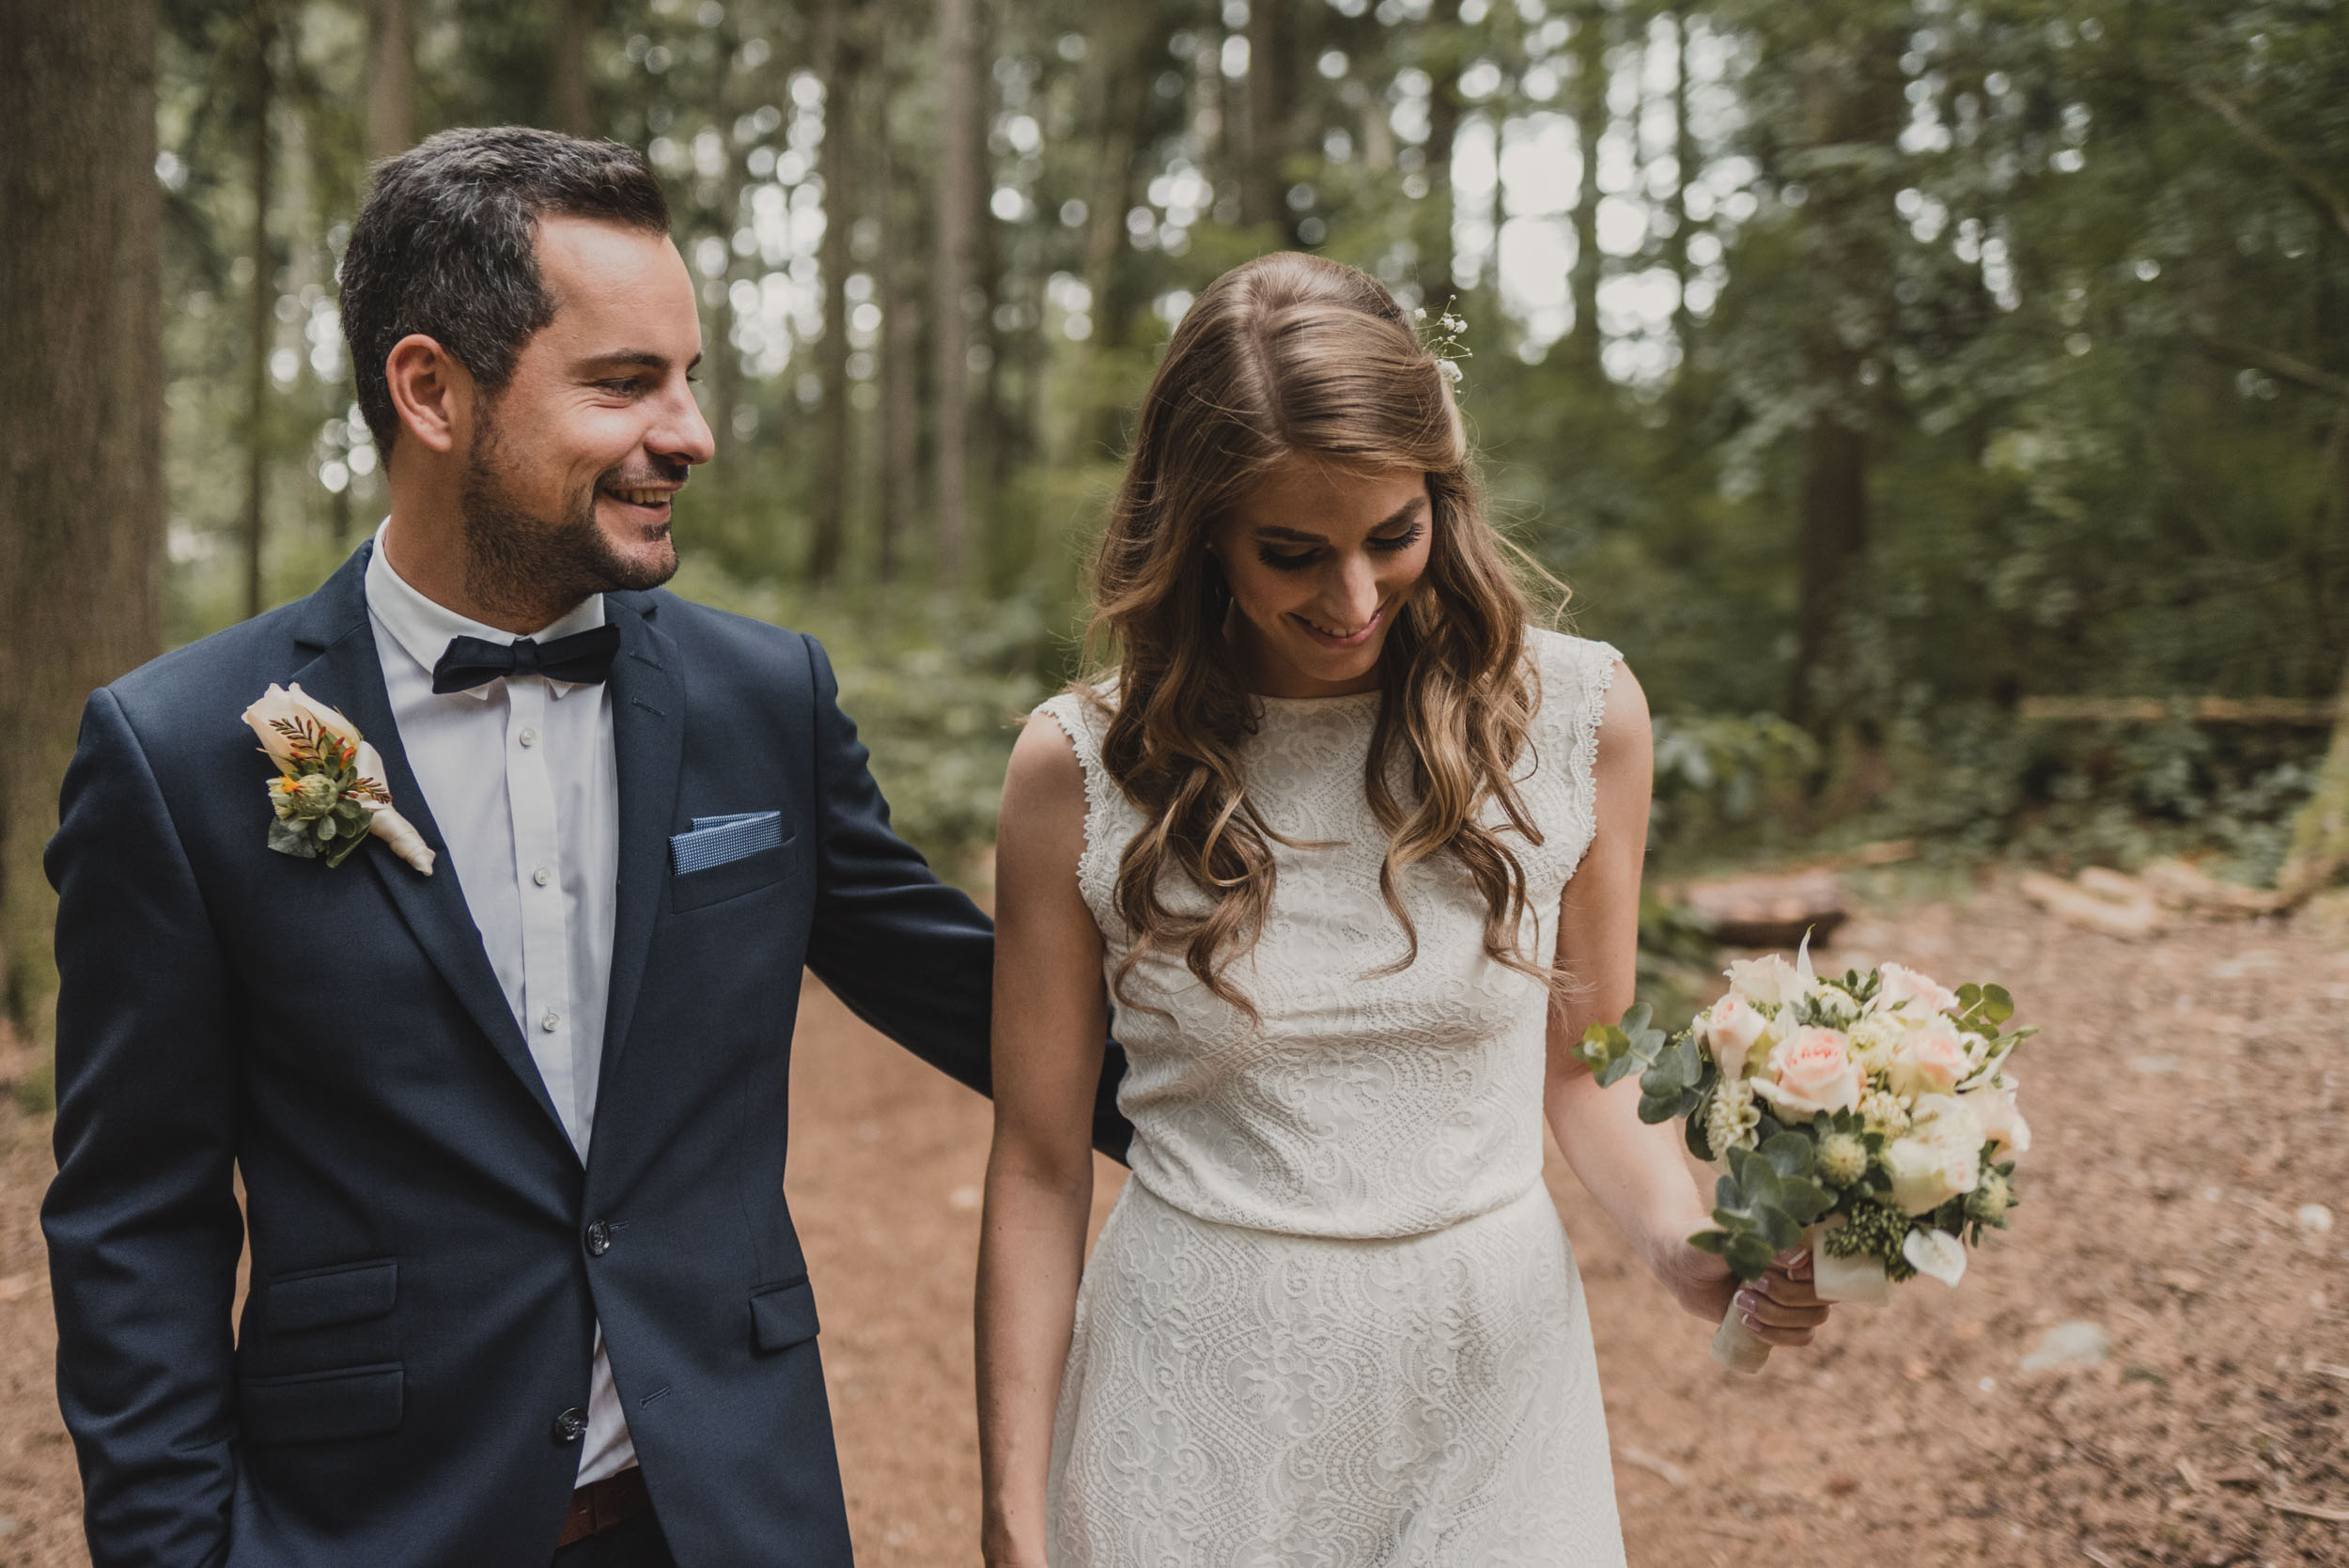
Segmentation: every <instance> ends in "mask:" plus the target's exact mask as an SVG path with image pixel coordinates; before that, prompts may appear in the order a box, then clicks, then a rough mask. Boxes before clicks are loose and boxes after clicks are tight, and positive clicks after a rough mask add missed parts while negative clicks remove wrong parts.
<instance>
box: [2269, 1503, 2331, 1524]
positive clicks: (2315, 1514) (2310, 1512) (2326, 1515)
mask: <svg viewBox="0 0 2349 1568" xmlns="http://www.w3.org/2000/svg"><path fill="white" fill-rule="evenodd" d="M2267 1506H2268V1507H2270V1508H2272V1509H2274V1510H2275V1511H2276V1512H2277V1513H2279V1514H2299V1515H2300V1516H2301V1517H2302V1518H2304V1519H2329V1520H2330V1521H2332V1522H2333V1523H2334V1524H2337V1525H2349V1508H2319V1507H2317V1506H2316V1505H2315V1504H2314V1503H2306V1502H2287V1501H2285V1500H2284V1499H2283V1498H2268V1499H2267Z"/></svg>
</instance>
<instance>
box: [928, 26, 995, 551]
mask: <svg viewBox="0 0 2349 1568" xmlns="http://www.w3.org/2000/svg"><path fill="white" fill-rule="evenodd" d="M976 12H977V6H976V4H975V0H938V47H939V85H940V103H939V132H940V136H939V139H940V141H941V144H942V145H941V147H940V148H939V161H938V191H937V196H938V202H937V219H936V225H937V235H936V240H937V256H936V261H935V265H934V282H935V287H936V294H935V302H934V306H933V309H934V313H935V315H936V317H937V321H936V338H935V342H934V345H933V347H934V348H935V349H936V353H937V368H938V375H937V383H938V384H937V385H936V386H935V387H933V388H932V389H931V392H932V402H933V404H934V406H935V407H936V409H937V424H936V427H935V429H936V442H935V448H934V450H933V452H932V454H931V458H932V462H933V464H934V466H935V470H936V477H935V479H934V482H933V493H934V496H935V500H936V505H937V508H938V515H937V520H936V526H937V538H938V580H939V582H941V584H943V585H944V586H947V587H956V586H958V585H960V583H961V582H962V576H963V567H964V564H965V556H966V553H967V551H968V549H969V544H970V532H971V520H970V495H969V489H968V481H969V471H970V451H969V446H970V418H971V406H970V384H969V355H970V348H971V316H970V312H969V310H968V309H967V308H966V307H965V304H964V296H965V295H966V294H967V293H968V292H969V291H970V289H971V288H972V284H973V282H974V277H973V274H974V273H975V272H976V256H977V249H978V234H977V225H976V223H975V222H974V214H975V213H976V211H977V210H978V194H977V193H978V186H979V180H980V173H981V171H980V163H979V158H980V154H981V152H982V150H983V148H982V147H974V146H972V141H971V137H970V132H969V127H970V126H971V124H972V121H973V120H974V119H976V117H977V116H978V112H979V110H978V104H979V58H978V55H979V46H978V24H977V23H978V18H977V15H976Z"/></svg>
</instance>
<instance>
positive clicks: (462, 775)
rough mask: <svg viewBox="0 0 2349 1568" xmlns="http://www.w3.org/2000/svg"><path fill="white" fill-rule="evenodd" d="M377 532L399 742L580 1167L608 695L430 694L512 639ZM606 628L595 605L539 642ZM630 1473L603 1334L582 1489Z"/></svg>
mask: <svg viewBox="0 0 2349 1568" xmlns="http://www.w3.org/2000/svg"><path fill="white" fill-rule="evenodd" d="M389 526H390V525H389V524H388V523H387V524H385V528H388V527H389ZM383 534H384V529H382V528H380V529H378V530H377V531H376V536H375V553H374V555H373V556H372V557H371V558H370V559H369V560H368V562H367V611H368V614H369V616H370V617H371V619H372V620H373V622H374V626H375V649H376V655H377V657H378V658H379V659H380V660H381V661H382V665H383V685H384V688H385V690H386V691H388V692H389V694H390V697H391V705H392V717H393V719H394V720H395V721H396V722H397V724H398V726H399V743H400V747H401V749H402V750H404V751H405V752H406V753H408V765H409V767H410V768H413V769H414V770H415V775H416V783H417V784H418V785H419V787H421V788H422V789H423V791H424V800H425V804H426V805H427V806H428V808H429V809H430V810H431V813H432V820H433V821H434V822H435V823H437V824H438V825H439V827H440V830H441V836H442V838H443V840H444V841H445V842H446V844H447V846H448V857H447V862H446V864H447V866H448V869H450V870H452V871H454V872H455V873H456V874H457V881H458V885H459V887H460V888H461V889H462V890H463V891H464V894H465V908H467V909H468V910H470V911H471V912H472V914H473V920H474V925H475V926H477V927H479V929H480V932H481V943H482V946H483V947H485V948H487V949H488V950H489V955H490V968H491V969H492V970H496V971H497V977H498V985H499V986H501V987H502V988H503V989H504V990H505V992H506V1005H507V1006H509V1007H511V1008H512V1009H513V1010H514V1022H515V1023H516V1024H517V1025H518V1026H519V1027H520V1028H521V1032H522V1038H523V1039H525V1040H527V1041H528V1042H529V1044H530V1054H531V1057H532V1059H533V1060H534V1061H535V1062H537V1066H538V1076H539V1077H540V1079H543V1080H544V1081H545V1083H546V1088H547V1094H548V1095H549V1096H550V1097H551V1098H552V1100H553V1101H554V1109H555V1112H556V1114H558V1115H559V1116H561V1117H562V1119H563V1130H564V1131H565V1132H567V1133H568V1134H569V1135H570V1140H571V1145H572V1147H573V1148H575V1149H577V1150H578V1151H579V1157H580V1158H581V1159H582V1160H584V1159H586V1157H587V1142H588V1139H589V1137H590V1135H591V1134H592V1133H593V1131H594V1129H595V1123H596V1084H597V1079H598V1076H599V1071H600V1069H601V1066H602V1063H603V1019H604V1004H605V1000H606V997H607V995H608V993H609V992H610V989H611V982H612V924H613V915H614V900H615V894H614V884H615V883H616V881H617V879H618V877H619V858H620V839H619V818H620V784H619V773H618V768H617V764H616V762H615V760H614V753H613V738H612V689H611V688H610V687H609V686H605V685H574V684H572V683H570V682H568V681H559V680H550V679H548V678H547V677H546V676H544V675H519V676H512V677H504V678H500V679H497V680H492V681H490V682H488V683H486V684H484V685H481V686H476V687H474V688H472V689H471V690H469V691H451V692H446V693H439V692H435V691H433V690H432V667H433V665H434V664H436V663H438V662H439V661H440V658H441V655H442V654H443V652H444V651H446V649H447V647H448V644H449V640H450V639H451V638H453V637H478V638H480V639H481V640H482V641H483V642H486V643H500V644H503V643H512V642H515V641H518V639H517V638H516V637H515V636H514V634H513V633H512V632H510V631H500V630H498V629H496V628H494V627H489V626H484V625H482V624H481V623H480V622H478V621H474V620H469V619H468V618H466V617H465V616H463V615H459V614H458V613H456V612H455V611H453V610H450V609H448V608H446V607H445V606H443V605H441V604H438V603H435V602H434V601H433V600H431V599H429V598H426V597H425V596H424V595H423V594H421V593H419V592H417V591H416V590H415V589H414V588H413V587H412V586H410V585H409V584H408V583H407V582H405V581H403V580H402V579H401V577H400V575H399V574H398V573H397V571H394V570H393V569H392V564H391V562H390V560H389V559H388V558H387V557H386V556H385V555H384V553H383ZM603 623H604V612H603V597H602V596H601V595H597V596H596V597H594V598H590V599H588V600H587V601H586V602H585V603H583V604H582V605H581V606H580V607H579V608H578V609H576V610H574V611H572V612H571V613H569V614H568V615H565V616H564V617H563V618H562V619H561V620H559V621H556V622H555V623H554V624H553V625H552V626H550V627H548V628H546V629H544V630H542V631H540V632H538V633H537V634H536V640H537V641H538V642H540V643H545V642H549V641H552V639H554V638H557V637H568V636H569V635H571V634H572V633H573V632H579V631H586V630H589V629H593V628H596V627H599V626H601V625H603ZM634 1463H636V1449H635V1445H634V1444H632V1443H631V1442H630V1440H629V1436H628V1422H627V1421H626V1419H625V1418H624V1417H623V1416H622V1415H621V1413H620V1400H619V1395H618V1393H617V1392H616V1391H615V1390H614V1388H613V1385H612V1363H611V1359H610V1358H609V1357H607V1356H606V1355H605V1354H604V1349H603V1329H602V1327H600V1326H599V1327H597V1330H596V1358H595V1367H594V1371H593V1374H592V1378H591V1382H590V1386H589V1393H588V1402H587V1433H586V1436H585V1438H584V1439H583V1442H582V1444H581V1453H580V1462H579V1484H580V1485H585V1484H587V1483H589V1482H591V1481H600V1480H602V1479H603V1478H604V1477H606V1476H608V1475H611V1474H613V1473H614V1472H615V1471H618V1470H621V1469H625V1468H626V1467H629V1466H630V1465H633V1464H634Z"/></svg>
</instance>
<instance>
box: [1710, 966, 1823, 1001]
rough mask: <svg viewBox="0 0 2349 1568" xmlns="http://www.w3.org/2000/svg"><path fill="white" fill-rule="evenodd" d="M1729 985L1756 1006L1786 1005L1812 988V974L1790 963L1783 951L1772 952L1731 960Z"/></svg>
mask: <svg viewBox="0 0 2349 1568" xmlns="http://www.w3.org/2000/svg"><path fill="white" fill-rule="evenodd" d="M1729 988H1730V989H1731V990H1733V991H1735V992H1736V993H1737V994H1738V995H1739V996H1741V997H1744V998H1745V999H1746V1000H1747V1001H1750V1002H1752V1003H1754V1004H1755V1005H1756V1006H1763V1005H1767V1006H1771V1007H1787V1006H1791V1005H1793V1003H1794V1002H1795V1001H1796V1000H1797V999H1798V998H1799V997H1801V996H1802V995H1803V993H1804V992H1806V991H1808V990H1810V989H1811V978H1810V976H1808V975H1806V974H1804V973H1802V972H1801V971H1800V970H1797V969H1796V968H1795V966H1794V965H1793V964H1792V963H1789V962H1788V961H1787V958H1786V955H1784V954H1782V953H1773V954H1770V955H1768V956H1766V957H1762V958H1736V959H1733V960H1731V962H1730V966H1729Z"/></svg>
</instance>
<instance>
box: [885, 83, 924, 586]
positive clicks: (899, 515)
mask: <svg viewBox="0 0 2349 1568" xmlns="http://www.w3.org/2000/svg"><path fill="white" fill-rule="evenodd" d="M886 57H887V56H886V55H885V54H884V56H883V58H884V59H885V58H886ZM891 85H894V84H891ZM889 96H890V95H889V94H888V93H887V92H886V91H884V93H883V94H882V105H883V107H882V110H881V113H880V114H879V116H876V117H877V124H876V126H875V130H874V134H875V136H876V137H877V138H878V139H879V143H880V149H879V150H880V159H879V163H880V177H879V179H878V180H877V181H876V183H875V188H874V200H873V208H874V210H875V211H877V212H878V213H879V215H880V222H881V234H880V256H879V265H878V266H877V267H876V268H875V271H876V272H878V273H879V283H880V296H881V341H880V378H881V384H880V441H879V448H880V465H879V466H880V474H879V480H880V484H879V496H878V500H879V513H880V515H879V519H878V520H877V523H876V528H875V534H876V537H875V539H874V560H873V575H874V576H875V577H877V578H878V579H879V580H880V581H881V582H895V581H896V580H897V573H898V571H899V569H900V567H902V566H903V564H904V555H905V541H906V539H907V537H908V536H910V534H911V532H912V522H913V512H914V508H915V506H916V505H918V504H919V502H918V496H919V492H920V489H921V453H922V442H921V414H920V406H921V392H922V296H921V285H920V278H919V272H920V258H919V257H918V256H915V254H914V251H915V247H916V245H917V243H918V240H917V238H916V237H917V235H918V233H919V227H920V225H918V224H916V223H915V222H914V214H913V211H912V208H913V198H912V196H911V195H910V194H909V193H908V192H906V191H904V190H901V189H900V188H899V187H900V184H901V180H900V179H899V170H900V168H901V163H900V160H899V158H898V156H897V150H896V145H895V142H894V139H893V138H892V136H891V134H890V124H889V115H888V112H887V109H886V104H887V101H888V98H889Z"/></svg>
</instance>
